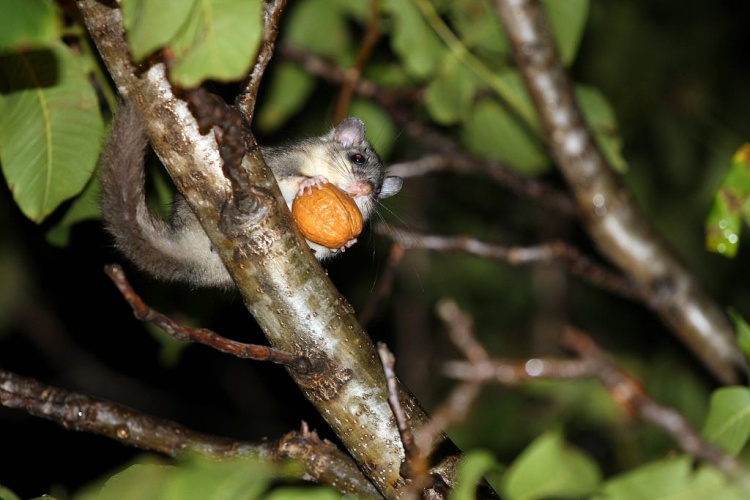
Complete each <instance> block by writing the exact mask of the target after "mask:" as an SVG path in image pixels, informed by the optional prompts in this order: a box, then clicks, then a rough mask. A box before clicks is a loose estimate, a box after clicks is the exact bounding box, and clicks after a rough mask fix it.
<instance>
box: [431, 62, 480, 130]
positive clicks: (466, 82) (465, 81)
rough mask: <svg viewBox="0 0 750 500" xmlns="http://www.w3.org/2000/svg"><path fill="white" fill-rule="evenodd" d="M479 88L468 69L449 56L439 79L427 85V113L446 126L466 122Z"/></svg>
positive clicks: (439, 73) (439, 74)
mask: <svg viewBox="0 0 750 500" xmlns="http://www.w3.org/2000/svg"><path fill="white" fill-rule="evenodd" d="M476 87H477V84H476V77H475V76H474V74H473V73H472V72H471V71H470V70H469V69H468V68H467V67H466V65H464V64H463V63H462V62H461V61H459V60H458V59H456V57H455V56H454V55H453V54H446V55H445V59H444V60H443V63H442V64H441V65H440V70H439V71H438V73H437V75H436V77H435V78H433V79H432V80H431V81H430V83H429V84H428V85H427V91H426V92H425V106H426V108H427V111H428V112H429V113H430V115H431V116H432V118H433V119H434V120H435V121H436V122H437V123H440V124H443V125H450V124H453V123H457V122H459V121H463V120H464V119H465V118H466V116H467V115H468V114H469V113H470V112H471V110H472V107H471V103H472V101H473V99H474V94H475V92H476Z"/></svg>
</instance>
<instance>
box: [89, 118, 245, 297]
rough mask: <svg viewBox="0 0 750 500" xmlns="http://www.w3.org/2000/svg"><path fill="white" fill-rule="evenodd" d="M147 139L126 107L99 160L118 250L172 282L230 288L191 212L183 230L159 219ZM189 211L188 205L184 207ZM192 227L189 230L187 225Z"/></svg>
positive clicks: (107, 212) (104, 209)
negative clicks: (151, 192)
mask: <svg viewBox="0 0 750 500" xmlns="http://www.w3.org/2000/svg"><path fill="white" fill-rule="evenodd" d="M147 145H148V139H147V137H146V134H145V131H144V129H143V124H142V123H141V120H140V118H139V116H138V114H137V113H136V111H135V109H134V108H133V107H132V106H131V105H128V104H122V105H121V106H120V108H119V110H118V112H117V116H116V117H115V119H114V122H113V125H112V131H111V133H110V137H109V140H108V142H107V145H106V147H105V149H104V152H103V153H102V158H101V167H100V168H101V174H100V176H101V177H100V179H101V184H102V198H101V209H102V214H103V215H104V222H105V225H106V228H107V230H108V231H109V232H110V233H111V234H112V236H113V237H114V239H115V244H116V246H117V248H118V249H119V250H120V251H121V252H122V253H123V254H125V256H126V257H127V258H128V259H129V260H131V261H132V262H133V263H134V264H136V265H137V266H138V267H140V268H141V269H143V270H144V271H146V272H148V273H149V274H151V275H152V276H154V277H156V278H160V279H164V280H168V281H183V282H188V283H192V284H194V285H199V286H228V285H229V284H230V283H231V280H230V278H229V275H228V274H227V271H226V269H225V268H224V266H223V264H221V261H220V260H219V258H218V256H216V255H215V254H214V253H213V252H211V249H210V242H209V241H208V238H207V237H206V235H205V233H204V232H203V229H202V228H201V227H200V226H199V225H198V223H197V220H195V218H194V216H193V215H192V212H190V213H189V214H184V215H185V216H183V217H181V219H185V218H186V216H187V218H192V219H191V220H190V221H189V222H188V221H185V222H188V224H187V225H185V226H183V227H177V228H176V227H173V226H172V225H170V224H168V223H167V222H165V221H164V220H162V219H159V218H157V217H156V216H155V215H154V214H153V213H152V212H151V211H150V210H149V208H148V204H147V202H146V188H145V172H144V165H143V163H144V156H145V152H146V146H147ZM184 208H185V210H187V211H188V212H189V210H190V209H189V208H187V206H185V207H184ZM188 226H191V227H188Z"/></svg>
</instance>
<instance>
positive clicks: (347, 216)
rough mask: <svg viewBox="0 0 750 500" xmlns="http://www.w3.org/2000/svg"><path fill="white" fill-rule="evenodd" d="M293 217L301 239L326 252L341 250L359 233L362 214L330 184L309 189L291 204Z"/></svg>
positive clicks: (346, 195) (349, 198)
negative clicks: (324, 249)
mask: <svg viewBox="0 0 750 500" xmlns="http://www.w3.org/2000/svg"><path fill="white" fill-rule="evenodd" d="M292 216H293V217H294V220H295V221H296V222H297V226H299V230H300V232H301V233H302V236H304V237H305V238H307V239H308V240H310V241H312V242H313V243H317V244H318V245H323V246H324V247H326V248H332V249H337V248H341V247H343V246H344V245H345V244H346V242H347V241H349V240H351V239H353V238H356V237H357V236H358V235H359V233H361V232H362V214H361V213H360V211H359V208H357V204H356V203H354V200H353V199H352V197H351V196H349V195H348V194H346V193H345V192H343V191H341V190H340V189H339V188H337V187H336V186H334V185H333V184H330V183H327V184H322V185H321V188H320V189H318V188H317V187H314V188H312V193H310V194H301V195H298V196H297V197H296V198H295V199H294V201H293V202H292Z"/></svg>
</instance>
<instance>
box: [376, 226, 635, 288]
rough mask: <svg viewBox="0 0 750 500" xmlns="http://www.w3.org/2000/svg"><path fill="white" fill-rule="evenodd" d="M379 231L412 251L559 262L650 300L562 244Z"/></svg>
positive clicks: (595, 281) (597, 281) (584, 275)
mask: <svg viewBox="0 0 750 500" xmlns="http://www.w3.org/2000/svg"><path fill="white" fill-rule="evenodd" d="M376 230H377V232H378V233H379V234H382V235H384V236H388V237H390V238H391V239H393V240H394V241H396V242H398V243H399V244H400V245H402V246H404V247H405V248H408V249H416V248H420V249H424V250H433V251H439V252H464V253H468V254H471V255H477V256H479V257H484V258H488V259H493V260H498V261H501V262H506V263H508V264H511V265H514V266H518V265H526V264H531V263H537V264H540V263H553V262H559V263H562V264H565V265H566V266H567V268H568V269H569V270H570V272H571V273H572V274H573V275H574V276H577V277H579V278H581V279H582V280H584V281H587V282H588V283H591V284H592V285H594V286H597V287H599V288H602V289H604V290H608V291H610V292H612V293H615V294H617V295H620V296H622V297H626V298H629V299H634V300H640V301H644V300H646V293H645V291H644V290H642V289H641V287H640V286H638V284H636V283H633V282H632V281H629V280H627V279H625V278H623V277H622V276H620V275H618V274H616V273H614V272H612V271H610V270H608V269H606V268H604V267H602V266H601V265H599V264H597V263H595V262H594V261H592V260H591V259H590V258H588V257H586V256H584V255H581V253H580V252H579V251H578V249H576V248H575V247H572V246H570V245H568V244H567V243H565V242H562V241H553V242H550V243H541V244H539V245H534V246H524V247H519V246H503V245H494V244H490V243H485V242H483V241H480V240H477V239H474V238H469V237H468V236H437V235H431V234H420V233H415V232H414V231H407V230H404V229H398V228H394V227H389V226H383V225H380V226H377V228H376Z"/></svg>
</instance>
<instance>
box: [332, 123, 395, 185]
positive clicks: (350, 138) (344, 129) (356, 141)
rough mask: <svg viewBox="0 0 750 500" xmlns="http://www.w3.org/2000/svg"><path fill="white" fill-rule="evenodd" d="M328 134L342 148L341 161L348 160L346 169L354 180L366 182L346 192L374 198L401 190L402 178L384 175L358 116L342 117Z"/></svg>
mask: <svg viewBox="0 0 750 500" xmlns="http://www.w3.org/2000/svg"><path fill="white" fill-rule="evenodd" d="M329 137H330V138H331V140H332V141H333V142H335V143H336V144H337V145H338V146H340V147H341V148H343V150H344V151H345V155H346V158H345V161H347V162H348V163H349V166H350V170H349V171H350V172H351V173H352V174H353V176H354V179H352V181H356V182H358V183H361V182H363V181H364V182H366V183H367V184H368V185H369V187H365V188H361V187H357V186H352V187H353V189H352V190H350V192H352V193H354V194H356V191H357V190H358V189H360V190H362V191H363V192H362V193H361V194H362V195H371V196H373V197H375V198H387V197H389V196H393V195H394V194H396V193H398V192H399V191H400V190H401V186H402V185H403V180H402V179H401V178H400V177H395V176H386V175H385V167H384V165H383V162H382V160H381V159H380V157H379V156H378V154H377V152H375V149H374V148H373V147H372V145H371V144H370V143H369V141H368V140H367V137H366V131H365V124H364V122H363V121H362V120H360V119H359V118H354V117H349V118H346V119H344V120H342V121H341V122H340V123H339V124H338V125H336V127H335V128H334V129H333V130H332V131H331V133H330V135H329Z"/></svg>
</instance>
